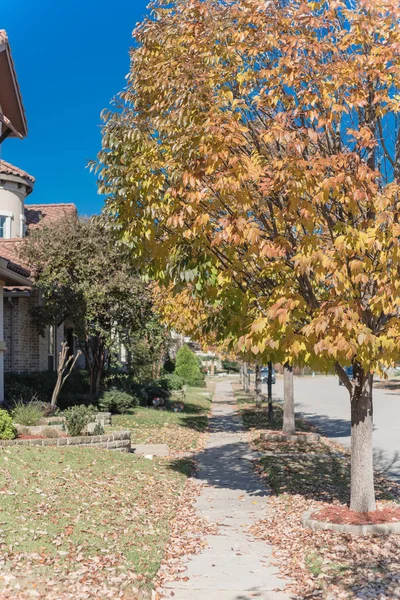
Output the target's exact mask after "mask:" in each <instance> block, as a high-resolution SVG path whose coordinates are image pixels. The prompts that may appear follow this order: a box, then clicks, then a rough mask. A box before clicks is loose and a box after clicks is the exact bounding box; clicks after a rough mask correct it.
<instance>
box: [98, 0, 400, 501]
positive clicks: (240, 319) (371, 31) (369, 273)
mask: <svg viewBox="0 0 400 600" xmlns="http://www.w3.org/2000/svg"><path fill="white" fill-rule="evenodd" d="M152 8H153V12H152V17H151V18H149V19H146V20H145V21H144V22H143V23H142V24H141V25H139V27H138V28H137V29H136V31H135V42H136V44H135V48H134V49H133V50H132V63H131V71H130V73H129V77H128V85H127V88H126V90H125V91H124V92H123V93H122V94H121V98H120V99H121V102H122V106H121V107H118V110H116V111H114V112H108V113H106V114H105V115H104V118H105V125H104V134H103V144H104V149H103V151H102V153H101V155H100V165H99V167H100V191H101V192H103V193H105V194H106V195H107V196H108V200H107V206H108V211H109V213H110V214H111V215H113V218H114V220H115V222H116V223H117V226H118V227H119V229H120V231H121V232H122V234H123V235H124V236H125V238H126V239H127V240H128V241H129V242H130V244H131V245H132V248H133V252H134V254H135V256H136V257H137V258H138V259H140V260H141V261H142V264H143V266H145V267H146V268H147V269H148V271H149V273H151V274H153V275H154V276H155V277H156V278H157V279H160V280H162V281H163V282H168V281H172V282H173V283H174V285H177V284H178V283H179V281H181V282H182V281H186V282H187V281H190V282H191V283H192V285H193V289H194V290H195V291H194V293H195V294H197V295H199V296H200V297H202V298H207V299H208V301H209V302H211V303H212V304H213V305H215V306H217V307H218V311H217V316H216V317H215V321H218V320H219V319H220V318H221V319H222V322H223V323H228V322H230V331H232V332H235V333H234V334H232V335H233V337H236V338H237V339H238V340H239V345H240V346H241V348H242V350H243V354H244V355H247V353H251V354H252V355H254V356H256V357H257V360H259V359H261V358H262V357H264V356H265V357H268V356H272V355H273V356H276V355H279V356H280V361H281V362H283V363H285V362H288V363H290V364H293V362H295V363H296V364H302V363H309V364H316V365H318V366H319V368H322V369H326V370H328V369H330V368H332V367H333V366H334V367H335V368H336V370H337V373H338V374H339V377H340V378H341V380H342V381H343V383H344V384H345V386H346V387H347V389H348V391H349V397H350V400H351V402H350V412H351V423H352V457H351V499H350V507H351V508H352V509H353V510H356V511H360V512H365V511H372V510H374V509H375V496H374V482H373V462H372V456H373V455H372V412H373V411H372V386H373V375H374V373H383V372H384V368H385V367H388V366H390V365H392V364H393V363H394V362H395V361H397V360H398V359H399V358H400V318H399V314H400V313H399V310H400V293H399V290H400V242H399V240H400V225H399V223H400V132H399V114H400V93H399V89H400V69H399V60H400V28H399V18H400V8H399V4H398V0H355V1H354V2H352V3H348V2H341V1H340V0H327V1H326V2H324V3H320V2H296V1H294V0H288V1H287V2H275V3H266V2H265V0H232V1H231V2H220V1H219V0H203V1H199V0H158V1H155V2H153V4H152ZM377 24H379V27H377ZM220 315H222V317H221V316H220ZM213 318H214V316H213ZM215 330H217V331H218V327H215ZM222 330H223V329H222V328H221V331H222ZM347 364H352V365H353V369H354V375H355V378H354V380H352V381H350V380H349V378H348V377H347V375H346V373H345V372H344V370H343V368H342V367H343V365H347Z"/></svg>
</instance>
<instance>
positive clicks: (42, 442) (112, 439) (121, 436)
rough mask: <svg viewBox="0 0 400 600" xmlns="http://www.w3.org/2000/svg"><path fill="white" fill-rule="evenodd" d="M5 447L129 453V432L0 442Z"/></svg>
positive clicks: (0, 445)
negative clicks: (74, 448) (71, 448)
mask: <svg viewBox="0 0 400 600" xmlns="http://www.w3.org/2000/svg"><path fill="white" fill-rule="evenodd" d="M6 446H86V447H90V448H105V449H107V450H117V451H119V452H130V451H131V432H130V431H128V430H122V431H113V432H112V433H105V434H104V435H92V436H90V435H82V436H76V437H59V438H44V439H32V440H29V439H28V440H24V439H21V440H19V439H15V440H0V448H1V447H6Z"/></svg>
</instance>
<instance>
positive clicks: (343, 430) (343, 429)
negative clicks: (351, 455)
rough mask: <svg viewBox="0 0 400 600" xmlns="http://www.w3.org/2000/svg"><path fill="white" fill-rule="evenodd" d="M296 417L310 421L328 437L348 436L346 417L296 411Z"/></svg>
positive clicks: (349, 426)
mask: <svg viewBox="0 0 400 600" xmlns="http://www.w3.org/2000/svg"><path fill="white" fill-rule="evenodd" d="M296 417H297V418H298V419H302V420H304V421H306V422H307V423H310V425H312V426H313V427H314V428H315V429H317V431H318V432H319V433H321V434H322V435H325V436H327V437H330V438H346V437H348V438H350V433H351V425H350V421H348V420H347V419H333V418H331V417H328V415H317V414H315V413H308V412H296Z"/></svg>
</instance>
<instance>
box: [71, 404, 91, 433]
mask: <svg viewBox="0 0 400 600" xmlns="http://www.w3.org/2000/svg"><path fill="white" fill-rule="evenodd" d="M95 412H96V411H95V409H94V407H93V406H72V407H71V408H68V409H67V410H66V411H64V416H65V421H66V424H67V430H68V433H69V434H70V435H72V436H78V435H82V433H83V432H84V430H85V428H86V426H87V425H88V424H89V423H90V422H91V421H93V420H94V418H95V417H94V414H95Z"/></svg>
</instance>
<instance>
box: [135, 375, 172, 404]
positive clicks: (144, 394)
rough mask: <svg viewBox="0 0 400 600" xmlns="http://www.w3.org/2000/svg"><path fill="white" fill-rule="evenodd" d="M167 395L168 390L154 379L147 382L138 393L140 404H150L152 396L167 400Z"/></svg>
mask: <svg viewBox="0 0 400 600" xmlns="http://www.w3.org/2000/svg"><path fill="white" fill-rule="evenodd" d="M169 396H170V393H169V391H168V390H167V389H165V388H163V387H161V386H160V385H159V384H158V383H157V382H155V381H154V382H152V383H149V384H147V385H146V386H144V388H143V389H142V391H141V395H140V404H141V405H142V406H148V405H149V404H152V402H153V399H154V398H163V400H168V398H169Z"/></svg>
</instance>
